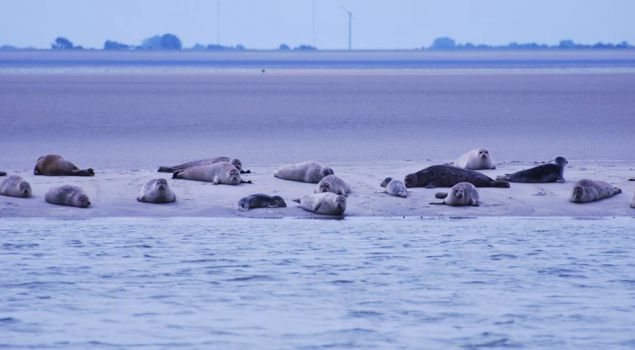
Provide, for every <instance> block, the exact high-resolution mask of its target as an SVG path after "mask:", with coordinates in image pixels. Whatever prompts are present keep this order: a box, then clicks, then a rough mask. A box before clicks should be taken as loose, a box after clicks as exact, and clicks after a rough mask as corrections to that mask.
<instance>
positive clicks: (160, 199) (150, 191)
mask: <svg viewBox="0 0 635 350" xmlns="http://www.w3.org/2000/svg"><path fill="white" fill-rule="evenodd" d="M137 200H138V201H139V202H146V203H172V202H174V201H176V195H175V194H174V192H173V191H172V189H171V188H170V185H168V181H167V180H165V179H154V180H150V181H148V182H146V183H145V184H144V185H143V186H141V190H140V191H139V196H137Z"/></svg>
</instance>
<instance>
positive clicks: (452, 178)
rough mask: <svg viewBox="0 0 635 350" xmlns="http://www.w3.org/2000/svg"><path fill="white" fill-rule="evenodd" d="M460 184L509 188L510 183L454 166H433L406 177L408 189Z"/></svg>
mask: <svg viewBox="0 0 635 350" xmlns="http://www.w3.org/2000/svg"><path fill="white" fill-rule="evenodd" d="M460 182H469V183H471V184H472V185H474V186H476V187H503V188H507V187H509V182H505V181H495V180H494V179H492V178H490V177H489V176H487V175H483V174H481V173H479V172H476V171H474V170H469V169H461V168H457V167H455V166H453V165H447V164H443V165H433V166H430V167H427V168H425V169H423V170H419V171H418V172H416V173H412V174H408V175H406V178H405V180H404V183H405V184H406V187H426V188H433V187H452V186H454V185H456V184H458V183H460Z"/></svg>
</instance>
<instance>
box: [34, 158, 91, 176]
mask: <svg viewBox="0 0 635 350" xmlns="http://www.w3.org/2000/svg"><path fill="white" fill-rule="evenodd" d="M33 174H34V175H47V176H95V171H94V170H93V169H92V168H88V169H80V168H78V167H77V166H76V165H75V164H73V163H72V162H70V161H68V160H66V159H64V157H62V156H60V155H58V154H48V155H46V156H42V157H40V158H38V159H37V163H36V164H35V169H33Z"/></svg>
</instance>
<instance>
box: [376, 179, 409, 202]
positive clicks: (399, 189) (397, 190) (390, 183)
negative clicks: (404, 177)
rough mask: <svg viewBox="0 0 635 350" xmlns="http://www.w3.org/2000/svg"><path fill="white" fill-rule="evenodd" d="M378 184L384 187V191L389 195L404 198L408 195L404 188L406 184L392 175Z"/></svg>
mask: <svg viewBox="0 0 635 350" xmlns="http://www.w3.org/2000/svg"><path fill="white" fill-rule="evenodd" d="M379 186H381V187H384V188H385V189H386V190H385V191H384V192H386V193H388V194H389V195H391V196H395V197H401V198H406V197H408V190H406V185H404V184H403V182H401V181H399V180H395V179H393V178H392V177H387V178H385V179H384V181H382V182H381V184H379Z"/></svg>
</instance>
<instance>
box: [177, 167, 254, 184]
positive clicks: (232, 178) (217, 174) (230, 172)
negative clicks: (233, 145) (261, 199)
mask: <svg viewBox="0 0 635 350" xmlns="http://www.w3.org/2000/svg"><path fill="white" fill-rule="evenodd" d="M172 178H173V179H184V180H194V181H207V182H211V183H213V184H214V185H218V184H225V185H238V184H241V183H251V181H244V180H243V179H242V178H241V177H240V171H238V169H236V167H235V166H234V165H232V164H231V163H230V162H219V163H214V164H211V165H201V166H194V167H191V168H187V169H184V170H179V171H176V172H175V173H174V174H173V175H172Z"/></svg>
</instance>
